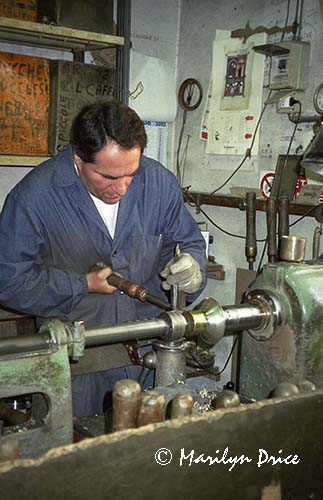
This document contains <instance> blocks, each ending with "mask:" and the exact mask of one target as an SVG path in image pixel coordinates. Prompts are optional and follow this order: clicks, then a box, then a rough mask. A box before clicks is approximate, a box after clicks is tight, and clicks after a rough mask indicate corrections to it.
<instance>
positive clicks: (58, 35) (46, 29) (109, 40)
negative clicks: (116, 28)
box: [0, 17, 124, 51]
mask: <svg viewBox="0 0 323 500" xmlns="http://www.w3.org/2000/svg"><path fill="white" fill-rule="evenodd" d="M0 41H1V42H7V43H14V44H19V45H30V46H37V47H45V48H52V49H61V50H70V51H71V50H72V51H84V50H96V49H104V48H107V47H111V46H112V45H124V38H123V37H121V36H115V35H105V34H103V33H94V32H90V31H81V30H75V29H72V28H65V27H62V26H52V25H48V24H41V23H34V22H30V21H21V20H20V19H11V18H8V17H0Z"/></svg>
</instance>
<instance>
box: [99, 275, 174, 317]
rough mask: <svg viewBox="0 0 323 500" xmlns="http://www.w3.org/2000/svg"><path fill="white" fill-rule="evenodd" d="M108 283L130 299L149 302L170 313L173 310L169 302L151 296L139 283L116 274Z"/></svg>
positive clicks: (110, 277) (111, 276)
mask: <svg viewBox="0 0 323 500" xmlns="http://www.w3.org/2000/svg"><path fill="white" fill-rule="evenodd" d="M107 281H108V283H109V285H112V286H114V287H116V288H118V290H121V291H122V292H124V293H125V294H126V295H128V296H129V297H132V298H134V299H138V300H140V301H141V302H149V303H150V304H153V305H154V306H157V307H160V308H161V309H165V310H166V311H170V310H171V309H172V307H171V305H170V304H169V303H168V302H166V301H165V300H163V299H160V298H159V297H156V296H155V295H153V294H151V293H150V292H149V291H148V290H147V289H146V288H144V287H143V286H141V285H139V284H138V283H134V282H133V281H129V280H126V279H125V278H124V277H123V276H119V275H118V274H116V273H111V274H110V276H109V277H108V278H107Z"/></svg>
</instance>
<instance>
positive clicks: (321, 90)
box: [313, 82, 323, 115]
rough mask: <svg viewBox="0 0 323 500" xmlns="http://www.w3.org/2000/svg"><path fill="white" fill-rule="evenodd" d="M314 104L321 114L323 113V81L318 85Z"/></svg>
mask: <svg viewBox="0 0 323 500" xmlns="http://www.w3.org/2000/svg"><path fill="white" fill-rule="evenodd" d="M313 104H314V108H315V111H317V112H318V113H319V114H320V115H322V114H323V82H322V83H320V85H319V86H318V87H317V89H316V90H315V92H314V96H313Z"/></svg>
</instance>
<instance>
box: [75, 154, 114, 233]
mask: <svg viewBox="0 0 323 500" xmlns="http://www.w3.org/2000/svg"><path fill="white" fill-rule="evenodd" d="M74 167H75V170H76V173H77V175H79V171H78V169H77V166H76V164H75V163H74ZM89 195H90V196H91V198H92V200H93V201H94V204H95V206H96V208H97V210H98V212H99V214H100V215H101V218H102V220H103V222H104V224H105V225H106V227H107V228H108V231H109V234H110V236H111V238H112V239H113V238H114V233H115V230H116V224H117V217H118V210H119V202H118V203H115V204H114V205H108V203H104V201H102V200H100V199H99V198H97V197H96V196H94V195H93V194H91V193H89Z"/></svg>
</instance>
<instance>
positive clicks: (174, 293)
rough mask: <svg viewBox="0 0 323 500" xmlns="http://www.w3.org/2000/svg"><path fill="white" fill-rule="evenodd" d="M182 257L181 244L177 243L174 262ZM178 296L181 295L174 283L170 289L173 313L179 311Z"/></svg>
mask: <svg viewBox="0 0 323 500" xmlns="http://www.w3.org/2000/svg"><path fill="white" fill-rule="evenodd" d="M180 255H181V251H180V248H179V244H178V243H177V245H176V247H175V254H174V262H177V261H178V259H179V258H180ZM178 294H179V290H178V284H177V283H174V284H173V285H172V286H171V289H170V302H171V306H172V310H173V311H176V309H178V300H179V295H178Z"/></svg>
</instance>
